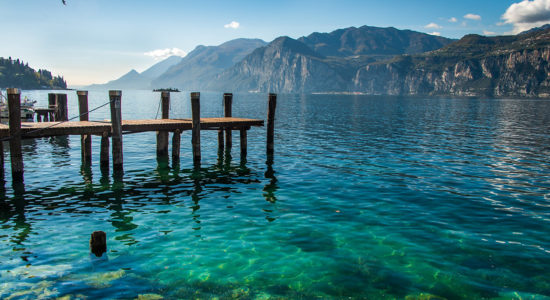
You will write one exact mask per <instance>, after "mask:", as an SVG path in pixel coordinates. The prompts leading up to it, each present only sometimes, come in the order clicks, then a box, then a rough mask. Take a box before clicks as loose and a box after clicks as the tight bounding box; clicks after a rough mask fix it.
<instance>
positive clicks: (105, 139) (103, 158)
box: [99, 131, 109, 171]
mask: <svg viewBox="0 0 550 300" xmlns="http://www.w3.org/2000/svg"><path fill="white" fill-rule="evenodd" d="M99 165H100V167H101V169H102V170H104V171H108V170H109V133H108V132H107V131H105V132H103V134H102V135H101V146H100V152H99Z"/></svg>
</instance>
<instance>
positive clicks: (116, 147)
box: [109, 91, 124, 172]
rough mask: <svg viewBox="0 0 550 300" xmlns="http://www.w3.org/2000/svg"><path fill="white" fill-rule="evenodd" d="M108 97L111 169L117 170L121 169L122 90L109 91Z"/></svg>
mask: <svg viewBox="0 0 550 300" xmlns="http://www.w3.org/2000/svg"><path fill="white" fill-rule="evenodd" d="M109 99H110V104H111V123H112V128H113V132H112V137H111V140H112V141H111V142H112V146H111V149H112V155H113V171H114V172H118V171H122V170H123V161H124V159H123V155H122V112H121V102H122V91H109Z"/></svg>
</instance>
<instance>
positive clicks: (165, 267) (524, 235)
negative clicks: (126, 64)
mask: <svg viewBox="0 0 550 300" xmlns="http://www.w3.org/2000/svg"><path fill="white" fill-rule="evenodd" d="M46 94H47V92H42V91H29V92H24V93H23V96H25V95H28V96H30V97H32V98H35V99H36V100H38V101H39V103H38V105H39V106H44V105H46V102H47V96H46ZM201 96H202V97H201V100H202V103H201V108H202V116H220V115H221V114H222V107H221V102H222V100H221V98H222V97H221V94H213V93H212V94H210V93H203V94H202V95H201ZM158 98H159V95H158V94H154V93H152V92H146V91H123V97H122V102H123V118H125V119H139V118H154V117H155V114H156V112H157V108H158ZM106 101H107V92H90V107H96V106H98V105H100V104H103V103H105V102H106ZM266 102H267V95H255V94H243V95H235V97H234V109H233V111H234V115H235V116H243V117H254V118H262V119H265V115H266V110H267V107H266V104H267V103H266ZM76 103H77V101H76V94H75V93H73V92H69V106H70V116H74V115H76V114H77V104H76ZM189 106H190V105H189V94H188V93H187V92H186V93H180V94H172V107H171V116H172V117H189V116H190V107H189ZM105 118H109V117H108V111H107V108H105V109H100V110H98V111H96V112H94V113H92V115H91V119H93V120H102V119H105ZM190 139H191V137H190V132H185V133H184V134H183V135H182V150H181V153H182V158H181V164H180V165H179V166H172V165H171V164H170V163H168V164H167V163H166V162H164V161H158V160H157V158H156V153H155V143H156V139H155V135H154V133H141V134H133V135H125V136H124V159H125V166H124V168H125V169H124V170H125V173H124V176H123V179H122V181H115V180H114V179H113V177H112V176H111V174H102V173H101V171H100V169H99V166H98V159H99V158H98V153H99V151H98V147H99V139H98V138H95V137H94V139H93V147H94V152H93V153H94V157H93V164H92V167H91V168H82V166H81V162H80V137H77V136H75V137H69V138H66V137H58V138H51V139H37V140H32V141H25V143H24V146H23V147H24V160H25V185H24V191H20V190H18V189H14V187H13V186H12V183H11V173H10V169H9V163H7V164H6V170H5V182H4V184H3V187H4V188H3V189H1V190H0V224H1V227H0V298H3V299H10V298H13V299H34V298H37V297H43V298H56V297H67V298H73V299H74V298H78V297H80V298H84V296H86V297H88V298H89V299H95V298H124V299H133V298H137V297H139V296H141V297H149V298H155V297H157V298H158V297H160V296H162V297H164V298H166V299H178V298H183V299H189V298H202V299H208V298H216V297H217V298H220V299H224V298H239V299H278V298H303V299H309V298H370V299H383V298H406V297H408V299H427V298H428V297H429V295H434V296H439V297H441V298H448V299H474V298H486V299H520V298H522V299H526V298H527V299H529V298H533V299H548V297H549V296H550V235H549V232H550V158H549V154H550V101H544V100H513V99H510V100H488V99H422V98H384V97H366V96H332V95H331V96H326V95H305V96H301V95H279V98H278V108H277V123H276V139H275V141H276V149H275V154H276V155H275V159H274V161H273V164H272V165H271V164H267V163H266V157H265V128H253V129H252V130H250V131H249V136H248V144H249V145H248V162H247V163H246V164H242V163H241V161H240V159H239V152H238V134H237V135H236V136H234V147H233V151H232V153H231V154H232V158H230V157H224V155H222V156H221V157H220V156H218V153H217V144H216V143H217V139H216V133H215V132H203V133H202V143H203V148H202V149H203V150H202V151H203V162H202V169H201V170H200V171H193V169H192V158H191V147H190ZM8 148H9V147H7V145H5V147H4V149H6V151H7V150H8ZM4 157H5V159H6V160H7V161H9V153H7V152H6V153H4ZM94 230H103V231H105V232H106V233H107V237H108V261H97V260H93V259H91V258H90V256H89V249H88V240H89V236H90V233H91V232H92V231H94Z"/></svg>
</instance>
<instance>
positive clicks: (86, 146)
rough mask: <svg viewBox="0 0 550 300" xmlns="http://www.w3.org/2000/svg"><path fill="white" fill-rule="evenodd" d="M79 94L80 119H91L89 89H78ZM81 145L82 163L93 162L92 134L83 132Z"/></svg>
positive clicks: (89, 163) (88, 163)
mask: <svg viewBox="0 0 550 300" xmlns="http://www.w3.org/2000/svg"><path fill="white" fill-rule="evenodd" d="M76 94H77V95H78V110H79V112H80V121H89V120H90V118H89V116H88V91H77V92H76ZM80 145H81V153H82V163H83V164H86V165H91V164H92V135H91V134H83V135H81V136H80Z"/></svg>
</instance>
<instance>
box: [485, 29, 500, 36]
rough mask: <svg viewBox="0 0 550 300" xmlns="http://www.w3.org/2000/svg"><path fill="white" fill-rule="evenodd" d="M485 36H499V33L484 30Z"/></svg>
mask: <svg viewBox="0 0 550 300" xmlns="http://www.w3.org/2000/svg"><path fill="white" fill-rule="evenodd" d="M483 35H497V33H496V32H493V31H488V30H483Z"/></svg>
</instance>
